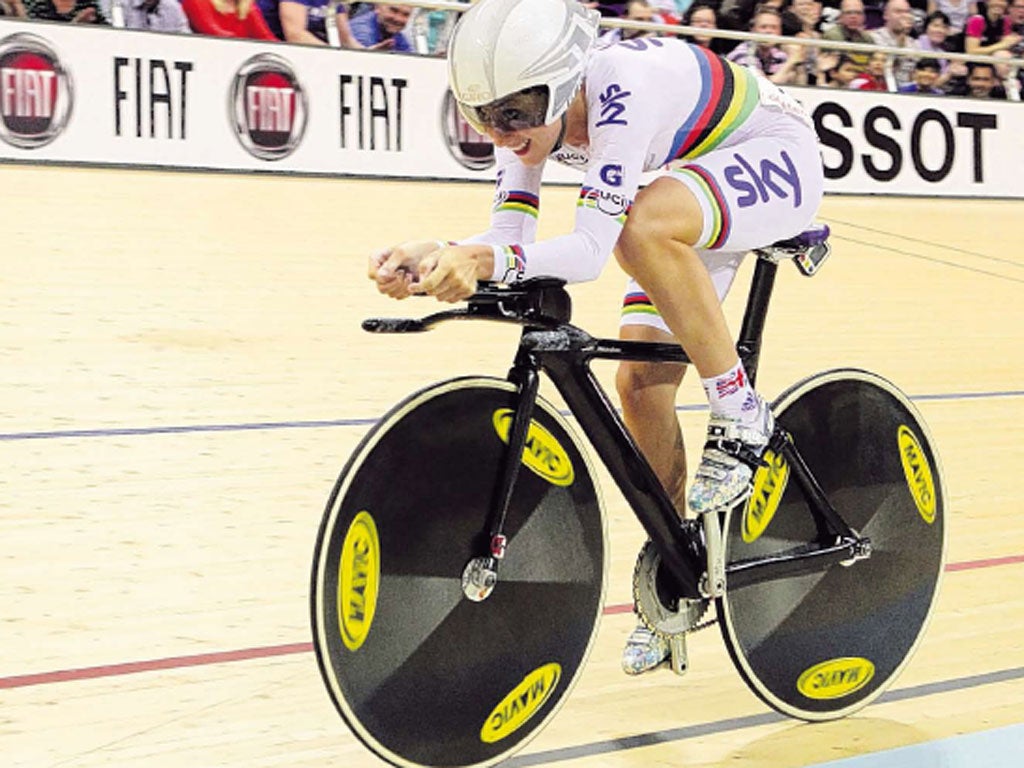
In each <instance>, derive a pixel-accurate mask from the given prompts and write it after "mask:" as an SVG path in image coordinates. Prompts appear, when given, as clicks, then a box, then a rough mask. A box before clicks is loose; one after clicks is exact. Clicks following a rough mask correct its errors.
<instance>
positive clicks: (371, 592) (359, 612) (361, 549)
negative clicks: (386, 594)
mask: <svg viewBox="0 0 1024 768" xmlns="http://www.w3.org/2000/svg"><path fill="white" fill-rule="evenodd" d="M379 585H380V540H379V539H378V537H377V525H376V524H375V523H374V522H373V518H372V517H371V516H370V513H369V512H367V511H366V510H363V511H362V512H360V513H359V514H358V515H356V516H355V518H354V519H353V520H352V524H351V525H350V526H349V527H348V532H347V533H346V534H345V542H344V543H343V544H342V545H341V564H340V565H339V566H338V623H339V624H340V625H341V639H342V641H343V642H344V643H345V647H346V648H348V649H349V650H350V651H357V650H359V648H360V646H362V644H363V642H364V641H365V640H366V636H367V635H368V634H369V632H370V625H371V624H372V623H373V614H374V612H375V611H376V609H377V588H378V586H379Z"/></svg>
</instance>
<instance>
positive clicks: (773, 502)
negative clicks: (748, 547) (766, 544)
mask: <svg viewBox="0 0 1024 768" xmlns="http://www.w3.org/2000/svg"><path fill="white" fill-rule="evenodd" d="M764 460H765V461H766V462H767V463H768V466H767V467H761V468H760V469H758V470H757V474H756V475H755V476H754V490H753V491H752V492H751V494H750V501H749V502H748V504H747V509H746V512H744V514H743V530H742V531H741V535H742V536H743V541H745V542H746V543H747V544H752V543H754V542H755V541H757V540H758V539H759V538H760V537H761V534H763V533H764V532H765V529H766V528H768V524H769V523H771V521H772V518H773V517H775V511H776V510H777V509H778V508H779V502H780V501H782V494H783V493H785V491H786V483H787V482H788V480H789V465H788V464H787V463H786V460H785V459H784V458H783V457H782V456H781V455H778V454H776V453H774V452H772V451H765V453H764Z"/></svg>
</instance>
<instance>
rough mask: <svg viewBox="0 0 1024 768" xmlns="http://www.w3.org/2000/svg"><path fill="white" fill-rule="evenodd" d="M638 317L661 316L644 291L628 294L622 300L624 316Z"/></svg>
mask: <svg viewBox="0 0 1024 768" xmlns="http://www.w3.org/2000/svg"><path fill="white" fill-rule="evenodd" d="M636 315H653V316H655V317H657V316H659V312H658V310H656V309H655V308H654V304H653V303H652V302H651V300H650V299H649V298H648V297H647V294H646V293H644V292H643V291H635V292H632V293H627V294H626V296H625V298H624V299H623V300H622V316H623V317H630V316H636Z"/></svg>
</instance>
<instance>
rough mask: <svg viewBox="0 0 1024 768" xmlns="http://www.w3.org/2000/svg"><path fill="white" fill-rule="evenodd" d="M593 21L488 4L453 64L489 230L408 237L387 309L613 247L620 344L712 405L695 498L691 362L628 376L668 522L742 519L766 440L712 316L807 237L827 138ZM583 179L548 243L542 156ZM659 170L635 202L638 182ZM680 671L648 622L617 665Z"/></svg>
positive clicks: (625, 396)
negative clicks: (649, 345) (486, 190)
mask: <svg viewBox="0 0 1024 768" xmlns="http://www.w3.org/2000/svg"><path fill="white" fill-rule="evenodd" d="M598 19H599V17H598V15H597V13H596V12H594V11H591V10H588V9H587V8H585V7H584V6H583V5H582V4H580V3H578V2H576V0H481V2H479V3H477V4H476V5H474V6H473V7H472V8H471V9H470V10H469V11H467V12H466V13H465V14H464V15H463V16H462V18H461V19H460V21H459V24H458V26H457V27H456V29H455V32H454V35H453V37H452V40H451V43H450V46H449V51H448V65H449V81H450V85H451V89H452V92H453V94H454V96H455V98H456V100H457V102H458V105H459V109H460V110H461V112H462V114H463V115H464V116H465V117H466V119H467V120H469V121H470V123H471V124H473V125H474V127H476V128H477V130H479V131H480V132H481V133H484V134H486V135H487V136H489V137H490V138H491V140H492V141H493V142H494V144H495V147H496V157H497V160H498V168H497V179H498V181H497V191H496V196H495V202H494V207H493V211H492V214H491V227H490V229H489V230H488V231H487V232H485V233H483V234H480V235H476V236H473V237H468V238H464V239H462V240H460V241H458V242H457V243H451V242H447V241H435V240H429V241H412V242H407V243H402V244H400V245H396V246H393V247H391V248H387V249H385V250H383V251H381V252H379V253H377V254H375V255H374V256H372V257H371V258H370V264H369V274H370V277H371V279H373V280H374V281H376V284H377V288H378V290H380V291H381V292H382V293H384V294H386V295H388V296H392V297H394V298H404V297H406V296H408V295H409V294H410V293H425V294H429V295H432V296H435V297H436V298H438V299H439V300H441V301H449V302H453V301H459V300H462V299H465V298H467V297H468V296H469V295H471V294H472V293H473V291H474V290H475V288H476V284H477V281H478V280H496V281H501V282H506V283H510V282H516V281H518V280H522V279H524V278H528V277H533V276H537V275H550V276H556V277H561V278H565V279H566V280H568V281H570V282H579V281H585V280H592V279H595V278H596V277H597V276H598V274H599V273H600V272H601V270H602V268H603V266H604V264H605V262H606V261H607V259H608V256H609V255H610V254H611V253H612V252H613V251H614V253H615V254H616V257H617V258H618V261H619V263H620V265H621V266H622V268H623V269H624V270H625V272H626V273H627V274H628V275H629V278H630V279H629V283H628V286H627V288H626V293H625V300H624V304H623V309H622V320H621V336H622V338H625V339H636V340H643V341H671V340H673V339H674V340H675V341H678V342H679V343H681V344H682V346H683V348H684V349H685V350H686V352H687V354H688V356H689V358H690V359H691V360H692V361H693V364H694V365H695V366H696V368H697V371H698V373H699V374H700V377H701V380H702V383H703V385H704V389H705V391H706V393H707V396H708V399H709V402H710V406H711V419H710V422H709V426H708V439H707V442H706V444H705V446H704V451H703V455H702V457H701V462H700V465H699V467H698V468H697V471H696V473H695V477H694V482H693V484H692V487H691V489H690V492H689V495H688V496H687V494H686V491H685V487H686V459H685V453H684V450H683V441H682V433H681V430H680V427H679V422H678V419H677V418H676V414H675V399H676V392H677V390H678V388H679V385H680V383H681V381H682V378H683V373H684V370H685V369H684V367H683V366H670V365H665V364H654V363H640V362H626V363H623V364H622V365H621V366H620V368H619V370H618V373H617V376H616V388H617V390H618V392H619V396H620V398H621V400H622V409H623V416H624V420H625V422H626V424H627V426H628V427H629V429H630V432H631V433H632V434H633V436H634V438H635V439H636V441H637V444H638V445H639V447H640V448H641V450H642V451H643V452H644V454H645V456H646V457H647V458H648V460H649V461H650V463H651V465H652V467H653V468H654V471H655V472H656V474H657V475H658V477H659V479H660V480H661V482H662V483H663V484H664V485H665V488H666V489H667V490H668V492H669V494H670V495H671V497H672V499H673V501H674V502H675V504H676V508H677V509H678V510H680V513H681V514H682V511H683V510H685V509H686V506H687V503H688V505H689V507H690V509H691V510H693V511H694V512H695V513H706V512H713V511H717V510H720V509H723V508H726V507H728V506H730V505H733V504H735V503H738V502H739V501H741V500H742V499H744V498H745V497H746V496H747V495H748V494H749V492H750V484H751V478H752V475H753V469H754V468H756V466H757V464H758V462H759V460H760V456H761V454H762V453H763V452H764V448H765V446H766V444H767V442H768V439H769V436H770V435H771V432H772V429H773V427H774V421H773V418H772V414H771V412H770V410H769V408H768V406H767V404H766V403H765V401H764V400H763V399H762V398H761V397H760V396H759V395H758V394H757V393H756V392H755V391H754V389H753V388H752V387H751V385H750V382H749V381H748V379H747V377H746V373H745V371H744V370H743V366H742V364H741V363H740V361H739V359H738V357H737V354H736V349H735V346H734V343H733V338H732V335H731V334H730V332H729V330H728V327H727V325H726V321H725V316H724V314H723V312H722V309H721V305H720V302H721V300H722V298H723V297H724V295H725V293H726V291H727V290H728V288H729V286H730V284H731V283H732V280H733V277H734V276H735V273H736V269H737V267H738V265H739V263H740V261H741V259H742V258H743V255H744V254H745V253H746V252H747V251H749V250H751V249H752V248H755V247H759V246H763V245H766V244H768V243H771V242H773V241H775V240H778V239H781V238H784V237H789V236H792V235H795V234H797V233H798V232H800V231H801V230H802V229H803V228H804V227H806V226H807V225H808V224H809V223H810V222H811V220H812V219H813V217H814V214H815V213H816V211H817V207H818V204H819V202H820V199H821V193H822V185H823V174H822V166H821V159H820V157H819V154H818V148H817V137H816V135H815V133H814V129H813V126H812V123H811V121H810V119H809V118H808V116H807V113H806V112H805V111H804V109H803V108H802V107H801V106H800V105H799V104H798V103H797V102H795V101H794V100H793V99H792V98H790V97H789V96H787V95H785V94H784V93H782V92H781V91H780V90H779V89H778V88H777V87H776V86H774V85H773V84H771V83H769V82H768V81H767V80H765V79H763V78H761V77H758V76H757V75H756V74H755V73H754V72H752V71H750V70H748V69H745V68H744V67H742V66H739V65H736V64H732V63H730V62H727V61H725V60H724V59H721V58H719V57H718V56H716V55H714V54H712V53H710V52H708V51H707V50H705V49H702V48H698V47H695V46H692V45H690V44H688V43H686V42H683V41H681V40H676V39H674V38H650V37H646V38H637V39H632V40H626V41H622V42H620V43H618V44H615V45H611V46H608V47H598V46H595V44H594V41H595V37H596V35H597V26H598ZM549 158H550V159H552V160H554V161H557V162H562V163H567V164H570V165H574V166H578V167H579V168H581V169H583V170H584V171H585V176H584V181H583V185H582V187H581V188H580V193H579V198H578V201H577V208H576V219H575V228H574V230H573V232H571V233H570V234H567V235H563V236H560V237H554V238H551V239H547V240H542V241H536V240H535V233H536V225H537V220H536V218H537V213H538V207H539V192H540V186H541V175H542V171H543V167H544V164H545V162H546V161H547V160H548V159H549ZM645 172H655V173H654V178H653V180H651V181H650V183H648V184H646V186H644V188H643V189H640V185H641V181H642V174H644V173H645ZM667 656H668V645H667V643H666V642H665V641H664V640H662V639H660V638H658V637H657V636H655V635H653V634H652V633H651V632H649V631H648V630H647V629H646V628H645V627H643V626H639V627H638V628H637V630H635V631H634V632H633V634H632V635H631V636H630V638H629V641H628V643H627V646H626V650H625V652H624V654H623V667H624V669H625V670H626V671H627V672H629V673H633V674H636V673H640V672H643V671H646V670H647V669H651V668H653V667H655V666H658V665H659V664H660V663H661V662H662V661H664V660H665V659H666V658H667Z"/></svg>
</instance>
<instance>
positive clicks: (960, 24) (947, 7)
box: [924, 0, 978, 53]
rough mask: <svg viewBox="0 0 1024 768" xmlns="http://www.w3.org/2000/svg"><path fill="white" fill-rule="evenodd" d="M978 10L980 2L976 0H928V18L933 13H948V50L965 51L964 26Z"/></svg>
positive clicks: (926, 22)
mask: <svg viewBox="0 0 1024 768" xmlns="http://www.w3.org/2000/svg"><path fill="white" fill-rule="evenodd" d="M977 12H978V4H977V2H975V0H928V18H931V16H932V14H935V13H944V14H946V19H947V23H948V24H949V33H948V34H949V37H950V38H951V39H950V40H949V42H948V45H949V48H948V49H947V50H950V51H957V52H961V53H962V52H963V50H964V27H965V26H966V25H967V19H968V18H969V17H970V16H973V15H975V14H976V13H977ZM928 18H926V19H925V22H924V23H925V26H927V25H928Z"/></svg>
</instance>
